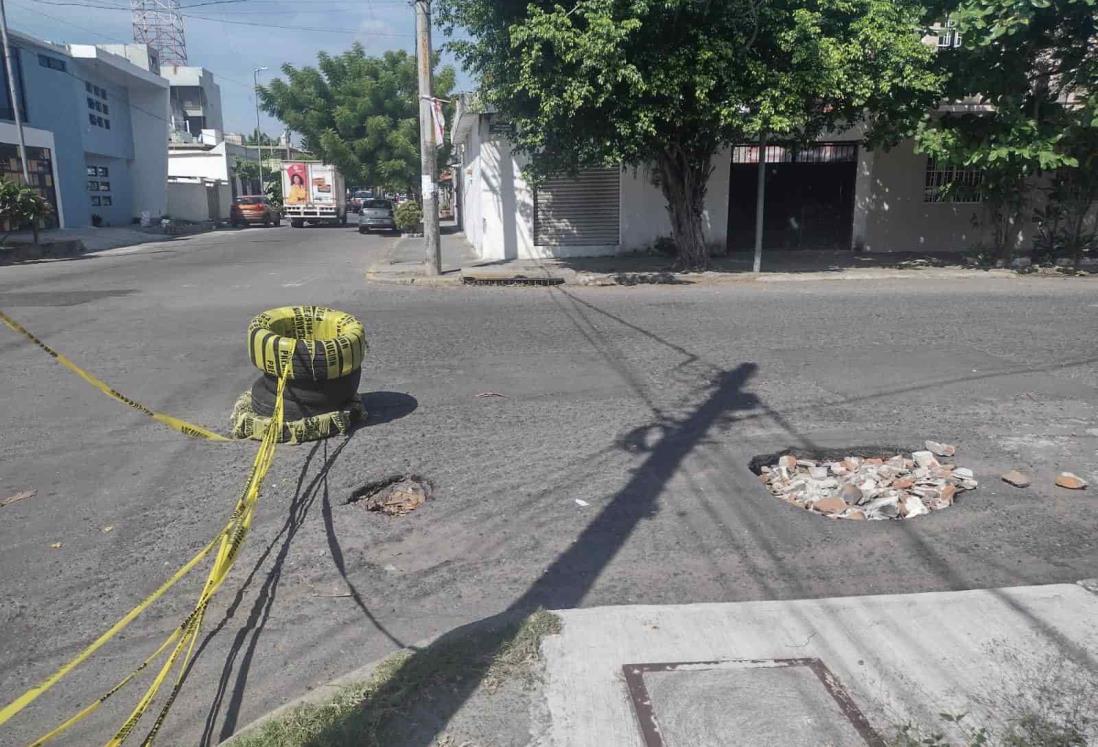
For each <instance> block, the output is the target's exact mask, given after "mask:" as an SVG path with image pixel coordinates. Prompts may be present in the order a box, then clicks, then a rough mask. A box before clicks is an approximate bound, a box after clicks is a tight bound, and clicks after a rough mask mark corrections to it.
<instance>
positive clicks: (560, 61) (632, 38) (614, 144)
mask: <svg viewBox="0 0 1098 747" xmlns="http://www.w3.org/2000/svg"><path fill="white" fill-rule="evenodd" d="M439 2H440V7H439V17H440V19H441V20H442V22H443V24H444V25H445V27H446V28H447V29H448V30H449V31H452V30H454V29H456V28H458V27H461V28H464V29H465V30H466V31H467V32H468V35H469V38H468V39H464V40H457V41H454V42H451V44H450V46H451V48H452V49H453V51H454V52H455V53H456V54H457V56H458V58H459V59H460V60H462V62H463V63H464V64H465V65H466V66H467V67H468V68H469V69H470V70H471V71H472V72H474V73H476V74H477V75H478V76H479V77H480V82H481V86H482V95H483V96H484V98H485V99H486V100H487V102H489V103H491V104H494V105H495V106H496V107H497V108H498V109H499V110H500V111H501V112H502V113H504V114H505V115H506V116H507V117H509V118H510V119H511V120H512V121H514V123H515V124H516V125H517V133H518V134H517V136H516V145H517V146H518V148H519V150H520V151H523V152H525V153H527V154H529V155H530V156H531V158H532V163H531V165H530V168H529V175H530V176H531V177H532V178H535V179H536V178H538V177H541V176H544V175H546V174H549V173H554V172H574V171H576V170H578V169H579V168H582V167H585V166H590V165H601V164H618V163H621V164H631V165H639V164H646V163H651V164H655V166H656V167H657V169H656V173H657V179H658V181H659V184H660V187H661V189H662V190H663V193H664V196H665V197H666V198H667V201H668V210H669V213H670V216H671V224H672V230H673V236H674V238H675V241H676V244H677V245H678V249H679V252H680V256H681V258H682V260H683V262H684V263H685V264H687V265H688V266H693V267H700V266H704V265H705V263H706V261H707V258H706V251H705V247H704V237H703V235H702V229H701V226H702V209H703V203H704V195H705V184H706V182H707V179H708V176H709V174H710V171H711V157H712V155H713V154H714V153H715V152H716V150H717V149H718V148H719V147H720V146H722V145H724V144H728V143H733V142H739V141H742V140H745V139H746V140H752V141H753V140H755V139H756V138H758V136H759V135H760V134H761V133H763V132H765V133H767V134H768V135H769V136H770V137H771V138H772V139H780V140H809V139H812V138H814V137H816V136H817V135H818V134H819V133H821V132H823V131H825V130H828V129H835V128H841V127H844V126H846V125H849V124H852V123H855V122H859V121H862V119H863V117H864V118H867V124H868V126H869V129H868V133H869V138H870V139H871V140H872V141H873V142H884V143H887V142H889V141H892V140H894V139H895V138H897V137H898V136H899V135H901V134H903V133H905V132H907V131H910V130H911V129H913V127H914V124H915V121H916V120H917V119H918V118H919V117H921V116H923V114H924V113H925V111H926V109H927V107H928V106H929V105H931V104H932V103H933V102H934V100H935V98H936V94H937V91H938V87H939V79H938V76H937V75H936V74H934V73H933V72H932V71H931V70H930V64H931V58H932V55H933V50H932V49H931V48H929V47H928V46H927V45H925V44H923V43H922V42H921V37H922V28H923V20H924V19H923V17H922V8H921V6H920V5H919V4H917V3H916V2H912V1H911V0H808V2H805V1H803V0H720V1H717V0H576V2H569V3H568V6H569V7H568V8H565V7H562V5H561V4H558V3H557V2H554V1H553V0H532V1H531V0H439Z"/></svg>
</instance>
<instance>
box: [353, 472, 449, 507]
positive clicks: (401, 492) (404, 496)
mask: <svg viewBox="0 0 1098 747" xmlns="http://www.w3.org/2000/svg"><path fill="white" fill-rule="evenodd" d="M433 494H434V486H433V485H432V484H431V482H430V480H426V479H424V478H422V477H419V476H418V475H393V476H391V477H386V478H385V479H384V480H378V481H376V482H371V483H367V484H366V485H363V486H362V487H361V488H359V489H358V490H356V491H355V492H354V493H353V494H352V495H351V497H350V499H348V501H347V503H355V504H359V505H361V506H363V507H364V508H365V509H366V510H367V511H376V512H378V513H382V514H385V515H386V516H403V515H404V514H407V513H411V512H412V511H415V510H416V509H417V508H419V507H420V506H422V505H423V504H424V503H426V502H427V501H429V500H430V499H431V496H432V495H433Z"/></svg>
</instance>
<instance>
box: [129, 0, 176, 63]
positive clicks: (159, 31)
mask: <svg viewBox="0 0 1098 747" xmlns="http://www.w3.org/2000/svg"><path fill="white" fill-rule="evenodd" d="M130 8H131V9H132V10H133V40H134V41H135V42H137V43H138V44H148V45H149V46H150V47H152V48H153V49H155V50H156V51H157V54H158V55H159V57H160V64H161V65H186V64H187V40H186V38H185V37H184V36H183V16H181V15H179V0H130Z"/></svg>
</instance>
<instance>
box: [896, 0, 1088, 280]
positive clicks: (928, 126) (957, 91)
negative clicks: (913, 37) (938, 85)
mask: <svg viewBox="0 0 1098 747" xmlns="http://www.w3.org/2000/svg"><path fill="white" fill-rule="evenodd" d="M1096 10H1098V6H1096V4H1095V0H945V2H943V3H942V4H941V5H940V6H939V7H938V8H937V12H938V14H939V16H940V17H941V18H942V19H945V18H946V17H948V18H949V19H950V21H951V22H952V23H953V24H955V28H956V30H957V32H959V34H960V39H961V44H960V45H959V46H957V47H954V48H950V49H943V50H942V51H941V53H940V54H939V56H938V65H939V66H940V68H941V70H942V72H943V73H944V74H945V76H946V77H947V83H946V86H945V94H946V96H947V97H948V99H950V100H953V101H961V102H967V103H968V104H969V106H967V107H963V108H962V111H957V112H948V113H946V114H943V115H942V116H938V117H933V118H931V119H929V120H928V121H927V122H926V123H925V124H924V126H923V127H922V129H921V131H920V132H919V134H918V141H919V144H920V147H921V148H922V149H923V150H925V151H926V152H927V154H928V155H930V156H931V157H933V158H935V159H938V160H940V161H942V162H945V163H951V164H955V165H963V166H968V167H973V168H977V169H979V170H981V171H982V173H983V185H982V190H983V199H984V203H985V208H986V212H987V217H988V219H989V222H990V227H991V234H992V244H993V249H994V250H995V251H996V253H997V254H998V255H999V256H1001V257H1005V256H1006V255H1007V254H1008V253H1010V252H1011V251H1012V250H1013V249H1014V248H1015V243H1016V237H1017V236H1018V234H1019V231H1020V229H1021V226H1022V224H1023V223H1024V222H1025V220H1026V218H1027V217H1028V211H1029V209H1030V207H1031V205H1030V204H1029V203H1028V201H1027V199H1028V198H1027V195H1030V194H1033V191H1032V189H1031V188H1032V187H1033V186H1034V185H1035V184H1036V183H1037V181H1038V178H1039V177H1044V176H1047V177H1049V180H1050V181H1051V189H1049V190H1048V192H1047V194H1048V197H1049V200H1050V204H1049V205H1048V206H1047V207H1046V209H1045V210H1043V211H1042V214H1043V215H1044V214H1050V213H1049V211H1050V210H1051V212H1052V213H1062V211H1064V210H1065V209H1066V210H1067V211H1068V212H1070V215H1069V216H1067V215H1058V218H1060V217H1062V218H1063V219H1064V226H1065V227H1066V228H1065V229H1064V230H1066V231H1067V234H1066V236H1067V237H1066V239H1064V240H1065V241H1066V243H1067V244H1068V245H1069V252H1070V253H1071V254H1072V255H1073V256H1074V257H1075V258H1076V260H1078V258H1079V256H1080V254H1081V252H1082V249H1083V247H1084V246H1085V244H1086V243H1087V242H1086V230H1087V227H1086V225H1085V215H1086V213H1087V211H1089V210H1091V209H1092V208H1093V207H1094V205H1095V201H1096V199H1098V184H1096V182H1095V177H1094V168H1095V165H1096V164H1095V158H1096V156H1095V144H1096V142H1098V99H1096V96H1095V94H1094V88H1095V84H1096V82H1098V21H1096ZM1057 222H1059V221H1057Z"/></svg>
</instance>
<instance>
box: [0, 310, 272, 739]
mask: <svg viewBox="0 0 1098 747" xmlns="http://www.w3.org/2000/svg"><path fill="white" fill-rule="evenodd" d="M0 320H2V321H3V322H4V323H5V324H7V325H8V326H9V327H12V329H15V330H16V331H17V332H20V333H21V334H24V335H26V336H27V337H29V338H30V339H31V340H32V341H34V342H35V344H37V345H39V346H40V347H42V348H43V349H45V350H46V352H48V353H50V355H52V356H53V357H54V358H56V359H57V360H58V362H61V363H62V364H63V365H65V366H66V367H68V368H71V369H73V370H74V371H75V372H77V373H78V374H80V375H81V377H82V378H85V379H86V380H88V381H89V383H92V384H93V385H96V386H97V388H100V387H99V385H100V384H102V382H100V381H99V380H98V379H96V378H95V377H93V376H91V375H90V374H86V375H85V373H84V372H82V370H81V369H79V368H78V367H76V366H75V364H72V363H71V361H68V359H67V358H62V357H61V356H60V355H59V354H57V353H56V352H55V351H53V350H52V349H51V348H48V347H47V346H45V345H44V344H43V343H42V342H41V341H39V340H38V339H37V338H35V337H34V336H33V335H31V334H30V333H29V332H27V331H26V330H25V329H23V328H22V327H21V326H20V325H18V323H17V322H15V321H14V320H12V319H11V318H10V317H8V316H7V315H6V314H3V312H0ZM290 372H291V364H290V359H289V355H286V356H284V357H283V358H282V360H281V366H280V370H279V380H278V388H277V391H276V394H275V403H274V412H273V414H272V416H271V419H270V422H269V424H268V427H267V430H266V432H265V433H264V435H263V438H262V440H261V441H260V444H259V449H258V450H257V451H256V455H255V459H254V460H253V462H252V469H251V472H250V474H249V475H248V480H247V482H246V483H245V485H244V488H243V490H242V491H241V494H240V496H239V498H238V499H237V501H236V505H235V506H234V508H233V512H232V514H231V516H230V517H229V520H228V522H227V523H226V525H225V527H224V528H223V529H222V530H221V531H220V532H218V534H217V535H216V536H215V537H214V538H213V539H212V540H211V541H210V542H209V543H208V544H207V545H206V546H205V547H203V548H202V549H201V550H199V551H198V552H197V553H196V554H195V555H194V557H192V558H191V559H190V560H188V561H187V562H186V563H184V564H183V565H182V566H181V567H180V568H179V570H177V571H176V572H175V573H174V574H173V575H172V576H171V577H169V578H168V579H167V580H166V581H165V582H164V583H162V584H161V585H160V586H159V587H158V588H157V589H156V590H155V591H154V592H153V593H152V594H150V595H148V596H147V597H146V598H145V599H143V600H141V602H139V603H138V604H137V605H136V606H135V607H134V608H133V609H131V610H130V611H129V612H127V613H126V614H125V615H123V616H122V617H121V618H120V619H119V620H118V621H117V622H116V623H115V624H114V625H112V626H111V627H110V628H109V629H108V630H107V631H106V632H104V633H103V634H102V635H100V636H99V637H98V638H97V639H96V640H95V641H94V642H92V643H91V644H90V645H89V646H87V647H86V648H85V649H84V650H83V651H81V652H80V653H79V654H77V655H76V656H75V657H73V658H72V659H71V660H69V661H68V662H66V663H65V664H64V665H63V666H61V667H60V668H59V669H58V670H57V671H55V672H54V673H53V674H51V675H50V676H49V677H47V678H46V679H44V680H43V681H42V682H40V683H39V684H37V685H35V686H34V687H32V688H30V689H29V690H27V691H26V692H24V693H23V694H22V695H20V696H19V697H18V698H16V699H15V700H13V701H12V702H10V703H8V704H7V705H5V706H4V707H3V708H0V725H3V724H5V723H6V722H8V721H9V720H10V719H11V718H12V717H14V716H15V715H17V714H18V713H20V712H21V711H23V710H24V709H25V708H26V707H27V706H29V705H30V704H31V703H33V702H34V701H35V700H36V699H37V698H38V697H39V696H41V695H42V694H43V693H45V692H46V691H48V690H49V689H50V688H52V687H53V686H54V685H56V684H57V683H58V682H60V681H61V680H63V679H64V678H65V677H66V676H67V675H68V674H69V673H70V672H72V671H73V670H74V669H76V667H78V666H79V665H80V664H81V663H83V662H84V661H85V660H87V659H88V658H89V657H90V656H92V655H93V654H95V653H96V652H97V651H98V650H99V649H101V648H102V647H103V646H104V645H106V644H107V643H108V642H109V641H110V640H112V639H113V638H115V637H116V636H117V635H118V634H119V633H121V632H122V630H124V629H125V628H126V626H128V625H129V624H130V623H131V622H133V620H134V619H136V618H137V617H138V616H139V615H140V614H141V613H142V612H144V611H145V610H146V609H148V607H149V606H150V605H151V604H152V603H153V602H155V601H156V600H157V599H159V598H160V597H161V596H163V595H164V593H165V592H167V591H168V590H169V589H170V588H172V587H173V586H174V585H175V584H177V583H178V582H179V581H180V580H182V579H183V578H184V577H185V576H187V575H188V574H189V573H190V572H191V571H192V570H194V568H195V567H197V566H198V564H199V563H201V562H202V560H203V559H205V558H206V557H208V556H209V554H210V553H211V552H214V551H215V549H216V554H215V556H214V563H213V565H212V567H211V568H210V571H209V574H208V575H207V577H206V581H205V583H204V584H203V586H202V591H201V593H200V594H199V596H198V599H197V600H196V602H195V605H194V607H193V609H192V611H191V612H190V614H189V615H187V617H186V619H184V620H183V622H182V623H181V624H180V625H179V626H178V627H177V628H176V629H175V630H173V631H172V633H171V634H170V635H168V636H167V637H166V638H165V639H164V641H163V642H162V643H161V644H160V646H158V647H157V649H156V650H155V651H153V652H152V654H150V655H149V656H148V657H147V658H146V659H145V660H144V661H143V662H141V664H140V665H138V666H137V667H136V668H135V669H134V670H133V671H131V672H130V673H129V674H127V675H126V676H125V677H123V678H122V679H121V680H119V681H118V682H117V683H116V684H115V685H114V686H113V687H111V688H110V689H109V690H107V691H106V692H105V693H103V694H102V695H100V696H99V697H98V698H96V699H95V700H93V701H92V702H91V703H89V704H88V705H86V706H84V707H83V708H82V709H81V710H79V711H78V712H77V713H75V714H74V715H72V716H70V717H69V718H68V719H66V720H65V721H63V722H62V723H61V724H59V725H58V726H57V727H55V728H54V729H52V730H50V731H49V732H47V733H46V734H43V735H42V736H41V737H39V738H38V739H36V740H35V741H34V742H33V743H32V744H34V745H40V744H45V743H46V742H48V741H50V740H52V739H54V738H55V737H57V736H60V735H61V734H63V733H64V732H65V731H67V730H68V729H69V728H71V727H72V726H73V725H75V724H77V723H79V722H80V721H82V720H83V719H85V718H86V717H87V716H89V715H91V714H92V713H94V712H95V711H96V710H98V709H99V707H100V706H102V704H103V703H105V702H106V701H107V700H108V699H110V698H111V697H113V696H114V695H115V694H117V693H118V692H119V691H120V690H121V689H122V688H124V687H125V686H126V685H128V684H129V683H130V682H132V681H133V680H134V679H135V678H136V677H137V676H138V675H139V674H140V673H141V672H143V671H144V670H145V669H147V668H148V667H149V666H150V665H152V664H153V662H155V661H156V660H157V658H158V657H160V656H161V655H162V654H163V653H164V652H165V651H168V650H169V649H170V653H169V654H168V656H167V657H166V658H165V660H164V661H163V663H162V664H161V666H160V668H159V670H157V673H156V676H155V677H154V678H153V681H152V682H151V684H149V686H148V687H147V688H146V690H145V692H144V693H143V694H142V695H141V698H140V699H139V700H138V701H137V704H136V705H135V706H134V708H133V710H132V711H131V712H130V715H129V716H128V717H127V718H126V720H125V721H124V722H123V724H122V725H121V726H120V727H119V728H118V730H117V731H116V732H115V734H114V736H112V737H111V739H110V740H109V741H108V742H107V745H110V746H111V747H115V746H117V745H121V744H122V743H123V742H125V741H126V739H127V738H128V737H129V736H130V735H131V734H132V733H133V731H134V730H135V729H136V728H137V725H138V723H139V722H140V720H141V718H142V717H143V716H144V715H145V714H146V713H147V712H148V711H149V709H150V708H151V707H152V705H153V702H154V700H155V699H156V696H157V694H158V693H159V692H160V690H161V688H162V687H163V685H164V683H165V682H166V681H167V680H168V678H169V677H170V676H171V674H172V672H173V671H174V670H176V669H177V665H178V675H177V676H176V678H175V683H174V684H173V686H172V689H171V691H170V692H169V693H168V696H167V698H166V699H165V700H164V703H163V704H162V705H161V708H160V711H159V713H158V714H157V717H156V719H155V721H154V722H153V724H152V726H151V727H150V729H149V732H148V733H147V735H146V736H145V738H144V739H143V740H142V744H144V745H151V744H152V742H153V740H154V739H155V738H156V735H157V734H158V733H159V731H160V728H161V726H162V725H163V723H164V719H165V717H166V716H167V714H168V711H169V710H170V709H171V707H172V704H173V703H174V702H175V698H176V696H177V695H178V693H179V690H180V688H181V687H182V686H183V680H184V676H185V673H186V671H187V666H188V664H189V662H190V660H191V656H192V655H193V653H194V647H195V643H196V642H197V640H198V637H199V634H200V633H201V629H202V621H203V618H204V616H205V613H206V609H207V607H208V605H209V602H210V599H211V598H212V597H213V595H214V594H215V593H216V592H217V590H218V589H219V588H220V587H221V585H222V584H223V583H224V582H225V579H226V578H227V577H228V575H229V571H230V570H231V569H232V567H233V564H234V563H235V562H236V559H237V557H238V556H239V553H240V549H241V547H243V544H244V540H245V539H246V538H247V535H248V531H249V529H250V528H251V524H252V519H253V517H254V514H255V508H256V505H257V504H258V502H259V495H260V490H261V488H262V486H263V480H264V478H265V477H266V476H267V473H268V472H269V471H270V468H271V464H272V463H273V461H274V453H275V448H276V446H277V444H278V437H279V435H280V434H281V432H282V421H283V403H284V394H285V389H286V381H287V379H288V378H289V376H290ZM102 387H103V389H102V391H104V392H105V393H107V394H111V396H115V397H116V399H117V398H120V397H121V395H117V393H116V392H114V391H113V390H110V388H109V387H106V385H105V384H102ZM116 395H117V396H116ZM121 401H123V402H126V403H127V404H130V405H131V406H135V405H134V404H133V403H131V402H129V401H127V400H125V399H122V400H121ZM138 409H140V408H138ZM146 409H147V408H146ZM143 411H145V410H143ZM146 414H150V415H153V416H155V415H156V414H157V413H153V412H152V411H151V410H148V411H147V412H146ZM165 417H167V416H165ZM157 419H158V420H160V418H157ZM172 420H176V419H174V418H173V419H172ZM161 422H164V421H163V420H161ZM179 422H183V421H179ZM196 428H197V427H196ZM177 430H178V429H177ZM197 430H198V431H199V432H204V433H210V432H209V431H206V430H205V429H197ZM188 435H194V434H191V433H188ZM210 435H211V436H217V434H213V433H210ZM216 440H226V439H224V437H221V436H217V439H216Z"/></svg>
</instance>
